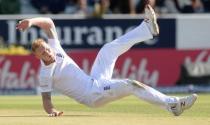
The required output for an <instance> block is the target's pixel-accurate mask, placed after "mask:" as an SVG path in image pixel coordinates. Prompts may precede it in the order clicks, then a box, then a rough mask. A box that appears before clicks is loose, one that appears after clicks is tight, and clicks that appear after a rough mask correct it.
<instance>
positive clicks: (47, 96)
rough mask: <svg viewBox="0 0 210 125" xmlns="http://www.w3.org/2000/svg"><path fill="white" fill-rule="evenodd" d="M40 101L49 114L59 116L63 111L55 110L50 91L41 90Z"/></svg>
mask: <svg viewBox="0 0 210 125" xmlns="http://www.w3.org/2000/svg"><path fill="white" fill-rule="evenodd" d="M42 102H43V108H44V110H45V111H46V112H47V113H48V114H49V116H52V117H56V116H61V115H62V114H63V112H61V111H57V110H56V109H55V108H54V106H53V104H52V101H51V92H42Z"/></svg>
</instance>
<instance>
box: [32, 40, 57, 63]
mask: <svg viewBox="0 0 210 125" xmlns="http://www.w3.org/2000/svg"><path fill="white" fill-rule="evenodd" d="M35 56H36V57H37V58H38V59H41V60H42V61H43V62H46V63H49V62H53V61H54V60H55V54H54V52H53V50H52V49H51V48H50V47H49V45H48V44H46V43H43V44H42V45H41V46H40V47H38V48H37V49H36V51H35Z"/></svg>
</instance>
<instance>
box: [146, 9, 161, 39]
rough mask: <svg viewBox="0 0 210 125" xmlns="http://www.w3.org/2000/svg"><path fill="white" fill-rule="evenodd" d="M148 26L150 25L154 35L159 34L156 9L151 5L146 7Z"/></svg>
mask: <svg viewBox="0 0 210 125" xmlns="http://www.w3.org/2000/svg"><path fill="white" fill-rule="evenodd" d="M144 22H146V24H147V26H148V27H149V29H150V31H151V33H152V34H153V35H154V36H157V35H159V26H158V24H157V17H156V14H155V11H154V10H153V8H152V7H151V6H150V5H146V7H145V19H144Z"/></svg>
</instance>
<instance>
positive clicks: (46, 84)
mask: <svg viewBox="0 0 210 125" xmlns="http://www.w3.org/2000/svg"><path fill="white" fill-rule="evenodd" d="M54 70H55V63H52V64H50V65H48V66H44V65H42V67H41V69H40V75H39V86H40V91H41V92H51V91H52V84H53V74H54Z"/></svg>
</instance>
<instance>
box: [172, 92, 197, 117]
mask: <svg viewBox="0 0 210 125" xmlns="http://www.w3.org/2000/svg"><path fill="white" fill-rule="evenodd" d="M175 99H176V101H177V102H175V103H169V104H168V110H169V111H170V112H172V113H173V114H174V115H175V116H179V115H181V114H182V113H183V111H184V110H186V109H189V108H190V107H192V105H193V104H194V102H195V101H196V99H197V94H192V95H190V96H186V97H180V98H179V97H175Z"/></svg>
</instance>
